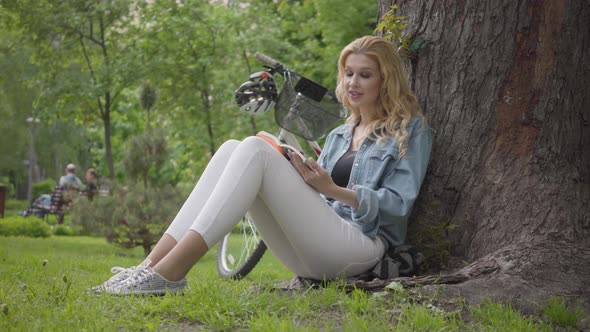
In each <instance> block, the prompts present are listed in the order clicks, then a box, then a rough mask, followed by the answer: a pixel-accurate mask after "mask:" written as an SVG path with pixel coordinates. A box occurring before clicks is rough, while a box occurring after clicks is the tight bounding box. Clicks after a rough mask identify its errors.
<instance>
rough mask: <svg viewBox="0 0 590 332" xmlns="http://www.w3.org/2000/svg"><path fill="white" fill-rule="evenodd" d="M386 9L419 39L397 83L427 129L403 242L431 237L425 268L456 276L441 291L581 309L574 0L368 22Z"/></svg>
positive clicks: (451, 4)
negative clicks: (573, 304)
mask: <svg viewBox="0 0 590 332" xmlns="http://www.w3.org/2000/svg"><path fill="white" fill-rule="evenodd" d="M392 4H397V5H398V13H397V14H398V15H403V16H406V19H407V21H408V27H407V28H406V30H405V32H404V34H405V35H406V36H408V37H410V38H412V39H413V40H416V39H420V40H423V41H424V42H425V44H424V47H423V48H422V49H420V50H419V51H418V53H417V55H416V57H415V58H414V59H413V60H412V62H411V66H412V68H411V72H412V76H411V84H412V87H413V89H414V91H415V92H416V94H417V96H418V99H419V100H420V103H421V106H422V108H423V111H424V113H425V114H426V116H427V118H428V120H429V125H430V126H431V127H432V128H433V129H434V131H435V140H434V146H433V154H432V159H431V163H430V166H429V170H428V174H427V177H426V180H425V183H424V185H423V187H422V191H421V197H420V199H419V201H418V202H417V204H416V207H415V210H414V214H413V219H412V220H413V221H412V222H413V224H412V225H411V227H410V234H409V237H410V239H411V240H414V241H416V239H417V237H419V234H420V232H421V230H423V229H425V228H428V227H430V229H433V225H438V226H440V228H441V229H444V230H445V232H444V233H443V240H447V241H448V242H449V246H448V250H449V254H450V259H449V260H446V261H440V262H434V263H437V264H438V267H439V268H447V269H450V268H461V270H459V271H457V272H455V273H459V274H463V275H468V276H469V277H470V278H469V281H466V282H463V283H459V284H456V285H453V286H449V287H448V289H449V290H451V291H453V292H455V291H456V292H461V293H462V294H463V295H464V296H465V295H468V296H470V299H472V300H473V301H476V302H477V301H478V300H481V299H484V298H487V297H491V298H497V299H500V300H513V301H516V302H519V301H520V304H522V306H523V307H527V303H528V308H529V309H530V308H532V307H533V306H534V304H533V302H534V301H535V300H542V299H544V298H546V296H547V295H558V296H566V297H572V298H574V299H576V300H582V301H583V302H584V303H583V305H584V306H585V309H586V310H587V312H590V311H589V310H588V308H589V307H590V300H589V299H590V283H589V282H588V280H590V245H589V244H590V240H589V239H590V128H589V127H590V94H589V93H588V86H589V85H590V65H589V63H588V60H589V59H590V57H589V56H590V30H589V29H588V22H590V6H589V5H588V3H587V1H586V0H571V1H560V0H544V1H543V0H528V1H527V0H518V1H514V0H497V1H435V0H398V1H393V0H380V1H379V17H381V16H383V14H384V13H385V12H387V10H389V8H390V6H391V5H392ZM439 240H440V239H439ZM438 257H440V256H438ZM457 262H461V263H459V264H458V263H457ZM462 262H467V263H470V264H469V265H467V266H464V265H465V264H463V263H462ZM482 264H483V265H484V266H487V267H486V268H485V269H484V270H482V271H483V272H482V271H480V272H477V273H476V272H475V271H478V270H479V269H480V268H481V267H482ZM541 302H542V301H541Z"/></svg>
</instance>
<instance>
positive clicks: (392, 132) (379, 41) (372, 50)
mask: <svg viewBox="0 0 590 332" xmlns="http://www.w3.org/2000/svg"><path fill="white" fill-rule="evenodd" d="M350 54H364V55H366V56H367V57H369V58H370V59H372V60H373V61H375V62H376V63H377V65H378V66H379V71H380V73H381V78H382V79H383V82H382V84H381V91H380V93H379V103H378V106H377V110H376V113H377V114H376V118H375V120H374V121H372V122H371V123H369V124H368V126H367V128H366V132H365V134H366V135H367V137H369V138H370V139H374V140H377V141H381V140H384V139H387V138H389V137H395V138H396V140H397V145H398V148H399V158H402V157H403V156H404V155H405V154H406V151H407V149H408V140H409V133H408V130H407V127H408V124H409V122H410V120H411V118H412V117H413V116H419V117H420V118H422V122H423V123H424V121H425V119H424V116H423V115H422V113H421V111H420V106H419V105H418V100H417V99H416V96H415V95H414V93H413V92H412V90H411V89H410V86H409V84H408V78H407V72H406V70H405V68H404V67H403V65H402V61H401V58H400V56H399V53H398V52H397V50H396V48H395V46H394V45H393V44H392V43H391V42H389V41H388V40H386V39H383V38H379V37H375V36H365V37H361V38H358V39H356V40H354V41H353V42H352V43H350V44H349V45H348V46H346V47H345V48H344V49H343V50H342V52H340V58H339V59H338V81H337V86H336V95H337V97H338V99H339V100H340V101H341V102H342V103H343V104H344V105H345V106H346V107H347V108H348V109H349V110H350V112H351V114H350V116H349V117H348V119H347V120H346V123H347V124H349V125H353V126H355V125H357V124H358V123H359V121H360V117H361V114H360V110H359V109H358V108H357V107H354V106H352V105H351V104H350V101H349V100H348V94H347V87H346V86H345V83H344V75H345V67H346V60H347V59H348V56H349V55H350Z"/></svg>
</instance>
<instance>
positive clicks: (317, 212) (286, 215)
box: [166, 137, 384, 279]
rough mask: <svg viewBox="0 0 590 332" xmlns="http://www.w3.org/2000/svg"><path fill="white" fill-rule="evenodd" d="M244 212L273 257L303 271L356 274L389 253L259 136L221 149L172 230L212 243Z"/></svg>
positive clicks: (314, 274) (318, 276)
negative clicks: (196, 233)
mask: <svg viewBox="0 0 590 332" xmlns="http://www.w3.org/2000/svg"><path fill="white" fill-rule="evenodd" d="M246 211H249V212H250V216H251V217H252V219H253V221H254V223H255V225H256V228H257V229H258V231H259V233H260V235H261V236H262V238H263V240H264V242H265V243H266V245H267V246H268V248H269V249H270V251H271V252H272V253H273V255H274V256H275V257H277V258H278V259H279V260H280V261H281V262H282V263H283V264H285V266H286V267H287V268H289V269H290V270H291V271H293V272H294V273H295V274H297V275H298V276H301V277H306V278H314V279H323V278H334V277H337V276H341V275H346V276H354V275H358V274H361V273H363V272H365V271H367V270H368V269H370V268H371V267H373V266H374V265H375V264H376V263H377V262H378V261H379V260H380V259H381V258H382V256H383V253H384V244H383V242H382V241H381V240H380V239H379V238H377V239H371V238H369V237H367V236H366V235H364V234H363V233H362V232H361V230H360V229H359V228H357V227H356V226H355V225H353V224H351V223H349V222H348V221H346V220H345V219H342V218H341V217H339V216H338V215H337V214H336V213H335V212H334V211H333V210H332V208H331V207H330V206H329V205H328V204H326V202H325V201H324V199H323V198H322V197H321V196H320V195H319V194H318V192H317V191H315V190H314V189H313V188H311V187H310V186H309V185H308V184H306V183H305V181H303V179H302V178H301V176H300V175H299V173H298V172H297V170H295V168H294V167H293V166H292V165H291V164H290V163H289V161H288V160H286V159H285V158H284V157H283V156H281V155H280V154H279V153H277V151H276V150H275V149H274V148H273V147H271V146H270V144H268V143H266V142H265V141H263V140H262V139H260V138H257V137H249V138H246V139H245V140H244V141H242V142H240V141H236V140H230V141H227V142H225V143H224V144H223V145H222V146H221V147H220V148H219V150H218V151H217V153H215V155H214V156H213V158H211V161H210V162H209V164H208V165H207V167H206V169H205V171H204V172H203V174H202V175H201V178H200V179H199V181H198V183H197V185H196V186H195V188H194V189H193V191H192V192H191V194H190V196H189V197H188V199H187V200H186V202H185V203H184V205H183V206H182V208H181V209H180V211H179V212H178V214H177V215H176V217H175V218H174V220H173V221H172V224H171V225H170V227H169V228H168V230H167V231H166V233H167V234H169V235H170V236H172V237H173V238H174V239H176V240H177V241H179V240H180V239H181V238H182V236H184V234H185V233H186V231H187V230H189V229H192V230H195V231H197V232H198V233H199V234H201V236H202V237H203V238H204V239H205V242H206V243H207V246H208V247H209V248H211V247H212V246H213V245H214V244H215V243H217V242H218V241H220V240H221V239H222V238H223V237H224V236H225V234H227V233H229V232H230V231H231V230H232V229H233V228H234V226H235V225H236V224H237V223H238V221H239V220H240V219H241V218H242V216H243V215H244V214H246Z"/></svg>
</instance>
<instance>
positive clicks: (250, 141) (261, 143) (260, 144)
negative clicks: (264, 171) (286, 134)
mask: <svg viewBox="0 0 590 332" xmlns="http://www.w3.org/2000/svg"><path fill="white" fill-rule="evenodd" d="M268 146H269V144H268V143H267V142H266V141H265V140H263V139H262V138H260V137H256V136H249V137H246V138H245V139H244V140H243V141H242V142H241V143H240V147H244V148H246V149H249V150H255V149H256V150H257V149H261V148H262V149H267V148H268Z"/></svg>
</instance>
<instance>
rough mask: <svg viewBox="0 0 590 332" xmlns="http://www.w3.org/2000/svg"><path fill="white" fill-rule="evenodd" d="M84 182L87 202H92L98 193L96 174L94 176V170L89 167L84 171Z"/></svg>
mask: <svg viewBox="0 0 590 332" xmlns="http://www.w3.org/2000/svg"><path fill="white" fill-rule="evenodd" d="M84 182H86V190H85V191H86V196H87V197H88V199H89V200H92V198H94V195H96V193H97V192H98V174H96V169H94V168H92V167H91V168H89V169H87V170H86V174H85V175H84Z"/></svg>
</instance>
